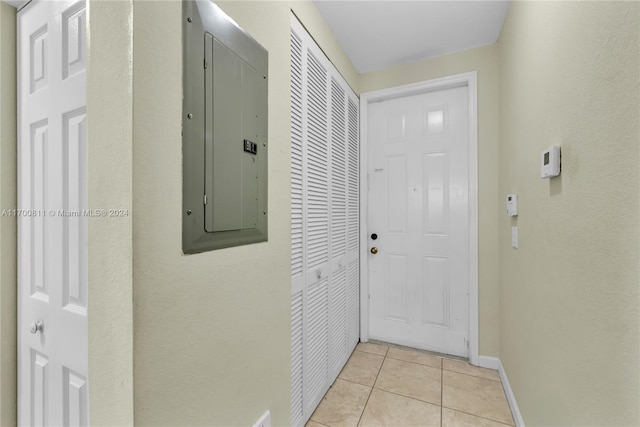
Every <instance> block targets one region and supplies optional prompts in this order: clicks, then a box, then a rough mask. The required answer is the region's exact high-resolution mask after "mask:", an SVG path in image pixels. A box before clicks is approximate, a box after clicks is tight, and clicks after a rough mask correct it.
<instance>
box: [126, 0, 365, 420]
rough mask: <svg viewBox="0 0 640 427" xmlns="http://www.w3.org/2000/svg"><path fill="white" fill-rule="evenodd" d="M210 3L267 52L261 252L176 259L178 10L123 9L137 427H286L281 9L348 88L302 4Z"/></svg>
mask: <svg viewBox="0 0 640 427" xmlns="http://www.w3.org/2000/svg"><path fill="white" fill-rule="evenodd" d="M218 4H219V5H220V6H221V7H222V8H223V9H224V10H225V11H226V12H227V13H228V14H229V15H230V16H231V17H232V18H233V19H234V20H236V21H237V22H238V24H239V25H240V26H242V27H243V28H244V29H245V30H247V31H248V32H249V33H250V34H251V35H252V36H253V37H254V38H255V39H256V40H257V41H258V42H259V43H261V44H262V45H263V46H264V47H265V48H266V49H267V50H268V51H269V76H270V78H269V94H270V96H269V145H270V150H269V177H268V179H269V241H268V242H265V243H259V244H252V245H246V246H241V247H236V248H229V249H223V250H216V251H213V252H206V253H202V254H196V255H188V256H184V255H182V251H181V247H182V246H181V218H182V212H181V209H182V140H181V112H182V46H181V34H182V21H181V15H182V9H181V4H180V2H172V1H167V2H145V1H141V2H135V5H134V28H135V39H134V88H135V96H134V117H135V127H134V179H133V183H134V187H133V195H134V205H133V208H134V210H133V219H134V254H133V255H134V283H135V286H134V302H135V303H134V321H135V345H134V349H135V351H134V369H135V421H136V424H138V425H154V426H157V425H228V426H236V425H251V424H252V423H253V422H254V421H256V420H257V418H258V417H259V416H260V415H261V414H262V413H263V412H264V411H265V410H267V409H270V410H271V412H272V417H273V418H272V420H273V424H274V425H288V424H289V423H290V293H291V279H290V148H289V147H290V142H289V141H290V101H289V99H290V95H289V93H290V77H289V75H290V72H289V55H290V50H289V49H290V41H289V40H290V35H289V28H290V8H291V7H293V8H294V10H295V11H296V12H297V13H298V15H299V16H300V17H301V19H302V21H303V23H304V24H305V25H307V27H308V28H310V29H311V30H312V31H313V32H314V35H315V36H316V39H317V40H318V41H319V43H320V44H321V45H322V46H323V48H324V49H325V51H326V52H327V53H328V54H329V56H330V57H331V58H332V60H333V61H334V62H335V63H336V64H338V66H339V67H341V69H342V71H343V73H344V74H345V76H346V77H347V80H348V81H350V83H351V84H352V85H354V86H356V84H357V80H356V78H357V73H355V71H354V70H353V69H352V67H351V66H350V65H349V64H348V62H347V60H346V57H345V56H344V53H342V52H341V51H340V50H339V48H338V47H337V44H336V42H335V40H334V39H333V37H332V36H331V34H330V32H329V30H328V29H327V28H326V26H325V24H324V23H323V21H322V20H321V19H320V15H319V13H318V12H317V11H316V10H315V6H313V5H312V4H310V3H307V2H295V3H289V2H284V1H282V2H280V1H273V2H220V3H218ZM247 260H249V262H247Z"/></svg>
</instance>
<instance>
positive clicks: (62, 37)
mask: <svg viewBox="0 0 640 427" xmlns="http://www.w3.org/2000/svg"><path fill="white" fill-rule="evenodd" d="M85 59H86V8H85V2H84V1H64V2H55V1H34V2H32V3H30V4H28V5H27V6H26V7H25V8H24V9H22V10H21V11H20V12H19V13H18V76H19V81H18V104H19V105H18V111H19V113H18V129H19V137H18V210H17V215H18V371H19V372H18V417H19V420H18V422H19V424H20V425H25V426H26V425H30V426H44V425H52V426H55V425H64V426H85V425H88V424H89V413H88V383H87V224H86V217H85V215H86V214H87V212H86V211H84V210H85V209H86V208H87V189H86V183H87V171H86V154H87V138H86V122H87V112H86V93H85V92H86V90H85Z"/></svg>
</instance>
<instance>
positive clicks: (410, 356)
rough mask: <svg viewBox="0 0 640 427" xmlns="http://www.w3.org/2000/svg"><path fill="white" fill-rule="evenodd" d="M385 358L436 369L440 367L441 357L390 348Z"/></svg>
mask: <svg viewBox="0 0 640 427" xmlns="http://www.w3.org/2000/svg"><path fill="white" fill-rule="evenodd" d="M387 357H391V358H393V359H398V360H404V361H405V362H413V363H419V364H421V365H427V366H431V367H433V368H438V369H439V368H441V367H442V357H438V356H434V355H432V354H427V353H421V352H419V351H411V350H404V349H402V348H394V347H391V348H389V351H388V352H387Z"/></svg>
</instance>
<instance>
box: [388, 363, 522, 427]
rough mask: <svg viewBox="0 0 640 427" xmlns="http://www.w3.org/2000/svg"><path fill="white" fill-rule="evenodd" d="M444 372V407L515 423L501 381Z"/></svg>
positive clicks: (502, 421)
mask: <svg viewBox="0 0 640 427" xmlns="http://www.w3.org/2000/svg"><path fill="white" fill-rule="evenodd" d="M383 370H384V368H383ZM442 373H443V376H442V377H443V385H442V406H443V407H446V408H450V409H456V410H458V411H462V412H466V413H468V414H472V415H477V416H480V417H483V418H489V419H491V420H494V421H499V422H501V423H505V424H510V425H513V418H512V417H511V411H510V409H509V405H508V403H507V398H506V396H505V394H504V390H503V388H502V384H501V383H500V382H498V381H493V380H488V379H486V378H479V377H474V376H471V375H466V374H460V373H457V372H451V371H447V370H444V371H442Z"/></svg>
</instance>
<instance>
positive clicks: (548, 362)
mask: <svg viewBox="0 0 640 427" xmlns="http://www.w3.org/2000/svg"><path fill="white" fill-rule="evenodd" d="M639 8H640V4H639V3H637V2H627V3H612V2H513V3H512V4H511V7H510V10H509V13H508V16H507V20H506V23H505V26H504V28H503V31H502V35H501V37H500V40H499V45H500V60H501V64H500V196H501V198H502V197H504V196H505V195H506V194H507V193H509V192H516V193H518V195H519V199H518V202H519V208H520V214H519V216H518V218H517V220H510V219H509V218H508V217H506V215H504V214H502V213H501V214H500V215H499V224H500V282H501V286H500V307H501V311H500V332H501V340H500V342H501V346H500V357H501V359H502V362H503V364H504V367H505V369H506V372H507V374H508V376H509V380H510V383H511V386H512V388H513V390H514V392H515V396H516V398H517V401H518V404H519V407H520V410H521V412H522V415H523V417H524V421H525V423H526V424H527V425H531V426H536V425H638V424H640V415H639V410H640V409H639V408H640V406H639V405H638V402H640V394H639V389H638V382H639V379H640V370H639V364H640V354H639V348H640V342H639V337H640V328H639V320H640V317H639V312H638V307H639V304H638V302H639V296H640V295H639V270H638V269H639V267H638V265H639V264H638V257H639V254H640V253H639V242H640V239H639V199H638V197H637V196H638V190H639V185H638V170H639V166H640V163H639V157H638V156H639V146H640V138H639V123H638V121H639V117H640V108H639V101H640V97H639V91H638V89H639V86H638V85H639V80H640V79H639V73H640V63H639V60H638V58H639V52H640V40H639V35H640V34H639V28H640V20H639ZM553 144H558V145H561V146H562V174H561V175H560V177H558V178H554V179H551V180H548V179H540V153H541V152H542V151H543V150H544V149H546V148H547V147H549V146H551V145H553ZM516 224H517V225H518V227H519V249H511V246H510V233H511V231H510V228H511V225H516Z"/></svg>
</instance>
